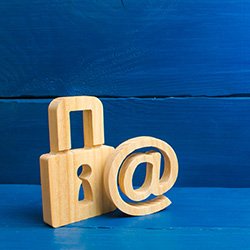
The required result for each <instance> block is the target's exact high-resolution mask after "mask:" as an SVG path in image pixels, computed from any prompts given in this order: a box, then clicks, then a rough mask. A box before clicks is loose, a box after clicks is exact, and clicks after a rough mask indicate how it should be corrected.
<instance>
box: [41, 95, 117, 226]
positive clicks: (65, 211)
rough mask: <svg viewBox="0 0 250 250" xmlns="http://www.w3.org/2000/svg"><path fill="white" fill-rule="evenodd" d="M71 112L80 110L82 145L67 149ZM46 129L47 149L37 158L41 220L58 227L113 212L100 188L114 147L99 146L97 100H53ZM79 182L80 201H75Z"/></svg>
mask: <svg viewBox="0 0 250 250" xmlns="http://www.w3.org/2000/svg"><path fill="white" fill-rule="evenodd" d="M71 111H84V112H83V116H84V119H83V121H84V126H83V127H84V148H79V149H71V135H70V112H71ZM49 131H50V150H51V152H50V153H48V154H44V155H42V156H41V157H40V172H41V185H42V199H43V218H44V221H45V222H46V223H47V224H49V225H51V226H53V227H59V226H63V225H67V224H69V223H73V222H77V221H80V220H83V219H87V218H90V217H94V216H97V215H101V214H104V213H107V212H110V211H113V210H114V209H115V207H114V205H113V203H112V201H110V199H109V198H108V197H107V196H106V193H105V191H104V186H103V171H104V167H105V163H106V160H107V157H108V156H109V155H110V154H111V153H112V152H113V150H114V148H113V147H110V146H106V145H103V144H104V124H103V106H102V103H101V101H100V100H99V99H98V98H95V97H89V96H81V97H64V98H57V99H55V100H53V101H52V102H51V103H50V105H49ZM81 166H83V167H82V169H83V171H82V173H81V174H80V176H79V177H78V175H77V170H78V169H79V168H80V167H81ZM81 185H83V189H84V200H82V201H79V200H78V195H79V189H80V186H81Z"/></svg>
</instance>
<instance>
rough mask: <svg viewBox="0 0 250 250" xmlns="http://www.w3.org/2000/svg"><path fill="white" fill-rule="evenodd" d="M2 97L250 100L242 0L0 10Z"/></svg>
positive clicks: (38, 1) (247, 15)
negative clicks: (229, 97)
mask: <svg viewBox="0 0 250 250" xmlns="http://www.w3.org/2000/svg"><path fill="white" fill-rule="evenodd" d="M0 12H1V16H0V23H1V28H0V37H1V45H0V54H1V55H2V56H1V58H0V96H1V97H11V96H23V95H25V96H60V95H76V94H77V95H82V94H88V95H98V96H180V95H190V96H197V95H209V96H218V95H232V94H243V95H247V94H250V84H249V79H250V70H249V66H250V56H249V55H250V46H249V44H250V33H249V29H250V2H249V1H245V0H238V1H233V0H230V1H228V0H220V1H217V0H197V1H184V0H169V1H165V0H158V1H149V0H146V1H145V0H136V1H134V0H126V1H125V0H123V1H118V0H117V1H114V0H106V1H92V0H86V1H69V0H63V1H49V0H32V1H30V0H29V1H28V0H23V1H17V0H11V1H9V0H8V1H7V0H4V1H1V3H0Z"/></svg>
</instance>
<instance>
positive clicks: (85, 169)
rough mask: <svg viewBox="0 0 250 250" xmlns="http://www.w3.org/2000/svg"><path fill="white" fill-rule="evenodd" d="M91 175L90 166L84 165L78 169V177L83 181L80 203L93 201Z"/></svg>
mask: <svg viewBox="0 0 250 250" xmlns="http://www.w3.org/2000/svg"><path fill="white" fill-rule="evenodd" d="M90 174H91V168H90V167H89V166H88V165H82V166H80V167H79V168H78V169H77V176H78V178H79V179H80V180H81V181H82V183H81V185H80V187H79V193H78V201H83V200H92V190H91V186H90V184H89V182H88V177H89V176H90Z"/></svg>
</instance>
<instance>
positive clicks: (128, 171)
mask: <svg viewBox="0 0 250 250" xmlns="http://www.w3.org/2000/svg"><path fill="white" fill-rule="evenodd" d="M147 147H153V148H156V149H157V150H159V152H160V153H161V154H162V156H163V158H164V170H163V174H162V176H161V177H160V162H161V159H160V157H161V154H160V153H158V152H155V151H149V152H147V153H134V154H131V153H133V152H134V151H135V150H138V149H141V148H147ZM143 162H146V163H147V170H146V178H145V181H144V183H143V185H142V186H141V187H140V188H139V189H136V190H135V189H134V188H133V185H132V178H133V173H134V171H135V169H136V167H137V166H138V165H139V164H140V163H143ZM119 170H120V172H119ZM118 175H119V177H118ZM177 175H178V161H177V157H176V154H175V152H174V150H173V149H172V148H171V147H170V146H169V145H168V144H167V143H166V142H164V141H162V140H160V139H156V138H153V137H148V136H142V137H136V138H133V139H130V140H127V141H125V142H123V143H122V144H120V145H119V146H118V147H117V148H116V149H115V151H113V152H112V154H111V156H110V157H109V158H108V160H107V163H106V167H105V169H104V185H105V190H106V192H107V194H108V196H109V198H110V199H111V200H112V201H113V203H114V204H115V206H116V207H117V208H119V209H120V210H121V211H123V212H124V213H127V214H130V215H146V214H151V213H155V212H158V211H160V210H162V209H164V208H166V207H167V206H169V205H170V204H171V201H170V200H169V199H168V198H167V197H165V196H164V195H162V194H163V193H165V192H167V191H168V190H169V189H170V188H171V187H172V186H173V185H174V183H175V181H176V178H177ZM117 179H119V184H120V187H121V191H123V193H124V194H125V195H126V196H127V197H128V198H129V199H131V200H134V201H140V200H144V199H146V198H147V197H148V196H149V195H150V194H153V195H156V198H154V199H152V200H147V201H142V202H138V203H127V202H126V201H125V200H123V199H122V197H121V195H120V193H119V189H118V185H117Z"/></svg>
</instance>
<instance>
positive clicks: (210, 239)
mask: <svg viewBox="0 0 250 250" xmlns="http://www.w3.org/2000/svg"><path fill="white" fill-rule="evenodd" d="M0 195H1V197H2V199H1V200H0V214H1V220H0V229H1V234H0V247H1V248H2V249H31V248H33V247H34V245H36V248H37V249H44V248H46V249H62V248H63V249H65V248H67V249H68V248H70V249H83V248H84V249H90V250H92V249H101V248H105V249H106V248H109V247H110V246H111V245H112V247H113V248H114V249H128V248H129V247H130V246H133V247H135V248H136V249H143V248H144V249H149V248H156V247H157V248H162V247H163V246H167V247H168V248H169V249H177V250H179V249H188V250H189V249H190V250H191V249H192V250H193V249H249V244H250V217H249V214H250V200H249V195H250V189H249V188H240V189H235V188H173V189H171V191H170V192H169V196H170V197H171V199H172V200H173V201H174V202H173V206H170V207H169V209H167V210H164V211H162V212H160V213H156V214H153V215H149V216H144V217H143V218H141V217H130V216H124V215H123V214H120V213H118V212H114V213H112V214H107V215H103V216H100V217H96V218H92V219H89V220H85V221H82V222H79V223H76V224H73V225H68V226H66V227H63V228H58V229H51V228H49V227H48V226H47V225H45V224H44V223H43V221H42V213H41V211H42V208H41V206H42V205H41V193H40V186H33V185H0ZM31 234H32V237H30V235H31ZM13 237H15V240H13Z"/></svg>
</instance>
